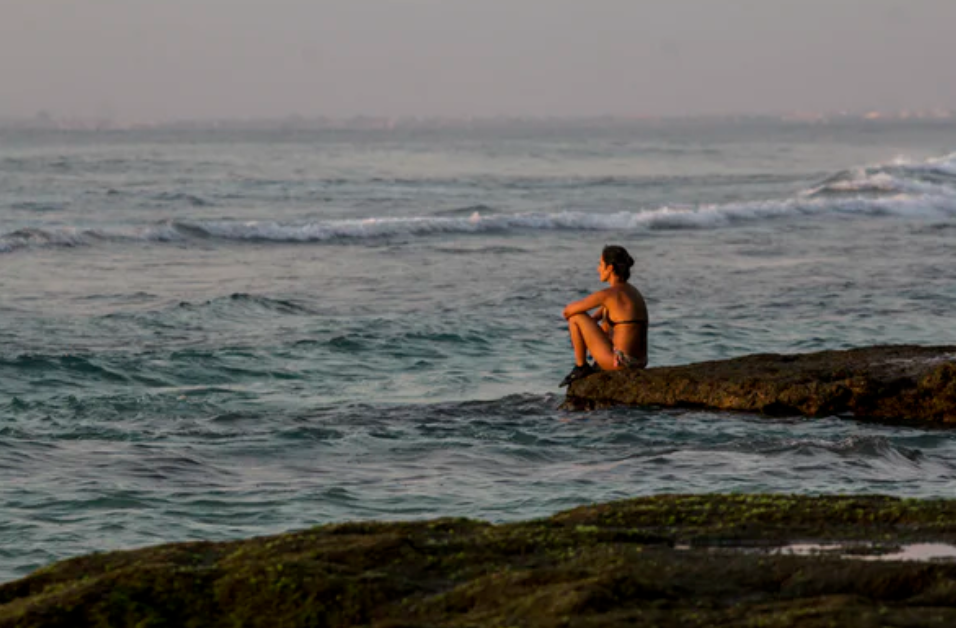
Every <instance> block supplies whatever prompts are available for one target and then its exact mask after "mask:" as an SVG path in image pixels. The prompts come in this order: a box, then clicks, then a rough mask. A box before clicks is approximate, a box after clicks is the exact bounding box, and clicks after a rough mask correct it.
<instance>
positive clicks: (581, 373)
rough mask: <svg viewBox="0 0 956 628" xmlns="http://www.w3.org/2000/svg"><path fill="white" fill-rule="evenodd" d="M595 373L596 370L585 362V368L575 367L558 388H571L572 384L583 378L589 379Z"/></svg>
mask: <svg viewBox="0 0 956 628" xmlns="http://www.w3.org/2000/svg"><path fill="white" fill-rule="evenodd" d="M593 372H594V369H593V368H591V365H590V364H588V363H587V362H585V363H584V365H583V366H575V367H574V368H573V369H571V372H570V373H568V374H567V375H565V377H564V379H562V380H561V383H560V384H558V387H559V388H564V387H565V386H569V385H570V384H571V382H573V381H575V380H579V379H581V378H583V377H587V376H588V375H590V374H591V373H593Z"/></svg>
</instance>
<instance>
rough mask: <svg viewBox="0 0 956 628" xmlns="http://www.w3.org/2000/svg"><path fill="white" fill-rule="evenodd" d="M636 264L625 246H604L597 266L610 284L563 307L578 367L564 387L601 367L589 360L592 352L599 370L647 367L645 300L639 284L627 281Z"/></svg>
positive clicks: (569, 375) (600, 273)
mask: <svg viewBox="0 0 956 628" xmlns="http://www.w3.org/2000/svg"><path fill="white" fill-rule="evenodd" d="M632 266H634V260H633V259H632V258H631V256H630V255H629V254H628V252H627V251H626V250H625V249H624V247H621V246H606V247H604V250H603V251H602V252H601V263H600V264H598V267H597V271H598V275H599V276H600V278H601V281H603V282H607V283H609V284H611V287H610V288H605V289H604V290H599V291H598V292H595V293H594V294H591V295H589V296H586V297H584V298H583V299H581V300H580V301H575V302H574V303H569V304H568V305H567V307H565V308H564V318H565V319H567V321H568V330H569V331H570V332H571V344H572V345H573V346H574V364H575V366H574V368H573V369H571V372H570V373H568V375H567V377H565V378H564V380H563V381H562V382H561V386H567V385H569V384H570V383H571V382H573V381H574V380H576V379H580V378H582V377H586V376H588V375H590V374H591V373H593V372H595V371H596V370H598V369H597V368H595V367H594V366H591V365H590V364H589V363H588V361H587V354H588V352H589V351H590V352H591V357H593V358H594V361H595V363H596V364H597V367H600V370H605V371H614V370H618V369H622V368H638V369H642V368H644V367H645V366H647V322H648V318H647V305H646V304H645V303H644V297H643V296H641V293H640V292H639V291H638V290H637V288H635V287H634V286H632V285H631V284H629V283H628V282H627V280H628V279H629V278H630V276H631V267H632ZM591 310H594V313H593V314H590V311H591ZM599 321H603V322H602V323H599Z"/></svg>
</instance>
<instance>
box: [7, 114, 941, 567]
mask: <svg viewBox="0 0 956 628" xmlns="http://www.w3.org/2000/svg"><path fill="white" fill-rule="evenodd" d="M954 150H956V122H953V121H935V122H930V121H901V122H862V121H849V120H847V121H840V122H835V123H832V124H826V125H823V124H818V125H812V124H803V123H780V122H772V121H769V120H747V121H732V120H728V121H722V122H721V121H706V122H704V121H671V122H657V123H655V122H626V123H625V122H610V121H608V122H606V123H602V124H591V125H570V124H568V125H561V124H559V123H557V122H553V123H549V124H530V123H529V124H526V125H512V126H510V127H508V128H480V129H478V128H476V129H443V130H423V129H419V130H415V129H394V130H378V131H373V130H369V131H345V130H325V131H291V130H290V131H227V130H209V131H200V130H193V131H159V130H150V131H145V130H144V131H113V132H65V131H62V132H58V131H2V132H0V556H2V557H3V560H2V561H0V580H10V579H14V578H17V577H20V576H23V575H25V574H27V573H29V572H30V571H32V570H34V569H36V568H38V567H41V566H43V565H46V564H49V563H50V562H53V561H56V560H60V559H63V558H67V557H71V556H76V555H80V554H86V553H90V552H94V551H107V550H113V549H120V548H133V547H139V546H143V545H149V544H157V543H163V542H170V541H186V540H222V539H233V538H240V537H248V536H253V535H263V534H269V533H276V532H280V531H285V530H291V529H300V528H305V527H309V526H313V525H318V524H324V523H330V522H341V521H347V520H368V519H376V520H397V519H422V518H432V517H439V516H463V517H473V518H480V519H484V520H489V521H494V522H502V521H514V520H520V519H531V518H536V517H544V516H548V515H551V514H553V513H554V512H557V511H559V510H562V509H567V508H571V507H574V506H578V505H582V504H588V503H592V502H602V501H608V500H614V499H621V498H627V497H634V496H640V495H648V494H656V493H676V492H680V493H683V492H704V493H707V492H757V491H769V492H786V493H804V494H808V493H810V494H816V493H881V494H889V495H899V496H909V497H931V496H940V497H941V496H949V497H951V496H952V495H953V493H954V490H956V436H954V434H953V433H952V432H950V431H946V430H940V429H927V428H924V427H916V426H907V425H876V424H864V423H860V422H854V421H850V420H846V419H841V418H837V417H829V418H822V419H815V420H807V419H797V418H792V419H780V418H766V417H759V416H750V415H741V414H734V413H720V412H708V411H701V410H661V409H654V408H641V409H637V408H616V409H610V410H603V411H596V412H591V413H570V412H566V411H562V410H559V409H558V406H559V404H560V403H561V401H562V399H563V390H562V389H559V388H558V387H557V384H558V382H559V381H560V380H561V378H562V377H563V376H564V374H565V373H566V372H567V371H568V370H569V369H570V368H571V366H573V359H572V354H571V347H570V343H569V341H568V337H567V330H566V326H565V324H564V321H563V319H562V318H561V309H562V308H563V306H564V305H565V304H566V303H568V302H569V301H572V300H576V299H578V298H580V297H581V296H583V295H585V294H587V293H589V292H591V291H594V290H597V289H599V288H600V287H601V284H600V283H599V282H598V277H597V272H596V265H597V263H598V258H599V255H600V252H601V249H602V247H603V246H604V245H605V244H619V245H622V246H625V247H626V248H627V249H628V250H629V251H630V253H631V254H632V256H633V257H634V258H635V260H636V261H637V263H636V266H635V268H634V274H633V277H632V282H633V283H634V284H635V285H636V286H637V287H638V288H639V289H640V290H641V291H642V292H643V294H644V296H645V298H646V300H647V303H648V307H649V311H650V317H651V326H650V334H649V341H650V365H651V366H661V365H670V364H680V363H687V362H697V361H702V360H712V359H719V358H729V357H734V356H739V355H744V354H748V353H755V352H780V353H786V352H805V351H816V350H823V349H842V348H849V347H857V346H865V345H871V344H891V343H919V344H956V326H954V325H953V320H954V316H953V312H954V311H956V264H954V252H956V153H954V152H953V151H954Z"/></svg>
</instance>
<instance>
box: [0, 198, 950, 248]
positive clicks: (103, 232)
mask: <svg viewBox="0 0 956 628" xmlns="http://www.w3.org/2000/svg"><path fill="white" fill-rule="evenodd" d="M834 214H835V215H851V216H852V215H856V216H886V215H891V216H901V217H912V218H917V217H931V218H939V217H943V218H948V217H952V216H956V195H928V194H915V195H914V194H892V195H885V196H881V197H876V198H864V197H838V198H825V197H807V196H802V197H798V198H791V199H785V200H778V201H755V202H747V203H729V204H721V205H701V206H697V207H679V206H676V207H671V206H665V207H658V208H655V209H648V210H637V211H632V212H616V213H609V214H600V213H588V212H577V211H563V212H554V213H546V212H540V213H538V212H535V213H523V214H492V215H482V214H481V213H479V212H475V213H473V214H472V215H471V216H469V217H450V216H410V217H378V218H364V219H356V220H329V221H318V222H307V223H282V222H275V221H229V220H219V221H182V222H169V221H167V222H162V223H158V224H154V225H150V226H143V227H130V226H117V227H109V228H97V229H83V228H79V227H51V228H31V229H21V230H18V231H13V232H9V233H5V234H0V252H11V251H14V250H17V249H21V248H28V247H47V246H69V247H72V246H84V245H91V244H95V243H96V242H98V241H143V242H176V241H188V240H189V239H191V238H195V237H203V238H211V239H218V240H226V241H260V242H289V243H296V242H302V243H305V242H348V241H361V240H372V239H381V238H395V237H399V238H401V237H416V236H429V235H435V234H471V233H474V234H477V233H508V232H520V231H558V230H560V231H623V232H640V231H653V230H667V229H710V228H718V227H726V226H728V225H733V224H738V223H750V222H754V221H759V220H766V219H774V218H784V217H797V216H825V215H834Z"/></svg>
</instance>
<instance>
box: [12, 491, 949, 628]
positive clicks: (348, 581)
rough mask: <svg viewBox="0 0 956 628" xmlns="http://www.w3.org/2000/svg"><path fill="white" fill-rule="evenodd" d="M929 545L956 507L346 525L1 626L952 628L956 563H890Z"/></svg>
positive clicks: (38, 609)
mask: <svg viewBox="0 0 956 628" xmlns="http://www.w3.org/2000/svg"><path fill="white" fill-rule="evenodd" d="M794 541H801V542H808V541H812V542H814V543H818V544H819V545H818V547H817V549H816V553H810V554H807V555H801V554H800V553H799V552H798V550H800V549H801V548H803V549H806V547H807V546H806V545H801V546H789V547H788V546H787V544H788V543H791V542H794ZM927 541H933V542H937V543H940V542H945V543H952V542H953V541H956V501H953V500H934V501H918V500H900V499H895V498H889V497H878V496H873V497H865V496H864V497H849V496H832V497H798V496H786V495H670V496H657V497H647V498H641V499H635V500H629V501H623V502H617V503H613V504H605V505H597V506H588V507H581V508H577V509H574V510H570V511H567V512H563V513H560V514H557V515H555V516H553V517H551V518H549V519H542V520H537V521H530V522H523V523H512V524H504V525H492V524H489V523H484V522H481V521H472V520H466V519H438V520H434V521H419V522H406V523H346V524H339V525H327V526H322V527H318V528H314V529H312V530H307V531H303V532H294V533H288V534H282V535H279V536H273V537H267V538H258V539H250V540H245V541H233V542H225V543H183V544H174V545H164V546H159V547H153V548H147V549H141V550H133V551H125V552H112V553H108V554H97V555H91V556H85V557H81V558H75V559H71V560H67V561H64V562H61V563H58V564H55V565H52V566H50V567H47V568H45V569H42V570H40V571H38V572H36V573H34V574H33V575H31V576H29V577H27V578H24V579H22V580H18V581H15V582H10V583H7V584H4V585H2V586H0V627H7V626H40V627H43V626H56V627H61V626H62V627H71V628H72V627H75V626H131V627H132V626H187V627H188V626H197V627H198V626H203V627H217V626H223V627H226V626H229V627H235V626H289V627H293V626H359V625H361V626H371V627H379V628H384V627H386V626H387V627H390V628H397V627H400V626H404V627H412V626H448V627H452V626H652V625H653V626H771V627H773V626H779V627H783V626H851V627H852V626H925V625H930V624H932V625H940V626H952V625H956V562H952V561H945V560H942V561H940V560H936V561H922V562H920V561H905V560H900V559H898V558H894V557H893V555H894V554H897V553H899V552H900V550H901V548H902V547H906V544H909V543H915V542H921V543H925V542H927ZM834 542H839V544H833V543H834ZM915 547H916V546H911V549H912V548H915ZM923 547H924V548H925V546H923ZM950 549H956V548H950Z"/></svg>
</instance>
